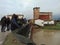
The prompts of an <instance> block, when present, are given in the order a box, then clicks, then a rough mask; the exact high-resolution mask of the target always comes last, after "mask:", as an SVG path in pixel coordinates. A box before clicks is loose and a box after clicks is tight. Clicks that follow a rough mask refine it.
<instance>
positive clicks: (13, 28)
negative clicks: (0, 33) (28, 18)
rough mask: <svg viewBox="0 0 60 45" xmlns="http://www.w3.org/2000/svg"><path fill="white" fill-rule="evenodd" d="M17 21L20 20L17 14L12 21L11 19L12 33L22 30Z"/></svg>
mask: <svg viewBox="0 0 60 45" xmlns="http://www.w3.org/2000/svg"><path fill="white" fill-rule="evenodd" d="M17 20H18V16H17V15H16V14H13V15H12V19H11V31H14V30H16V29H18V28H20V26H19V24H18V22H17Z"/></svg>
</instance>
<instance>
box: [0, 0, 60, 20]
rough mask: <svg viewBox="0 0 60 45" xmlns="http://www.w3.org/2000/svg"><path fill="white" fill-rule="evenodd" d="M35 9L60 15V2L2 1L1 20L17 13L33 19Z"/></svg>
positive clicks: (0, 8)
mask: <svg viewBox="0 0 60 45" xmlns="http://www.w3.org/2000/svg"><path fill="white" fill-rule="evenodd" d="M34 7H40V11H41V12H53V15H59V14H60V0H0V18H1V17H3V16H4V15H9V14H13V13H15V14H23V15H24V16H25V17H26V18H27V19H31V18H33V8H34ZM59 16H60V15H59Z"/></svg>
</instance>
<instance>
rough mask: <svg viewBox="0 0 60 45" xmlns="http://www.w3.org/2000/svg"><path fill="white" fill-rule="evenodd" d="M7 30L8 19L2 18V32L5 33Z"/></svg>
mask: <svg viewBox="0 0 60 45" xmlns="http://www.w3.org/2000/svg"><path fill="white" fill-rule="evenodd" d="M5 28H6V17H5V16H4V17H2V18H1V32H5Z"/></svg>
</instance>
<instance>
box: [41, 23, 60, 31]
mask: <svg viewBox="0 0 60 45" xmlns="http://www.w3.org/2000/svg"><path fill="white" fill-rule="evenodd" d="M42 29H48V30H60V23H57V24H56V25H50V26H44V27H43V28H42Z"/></svg>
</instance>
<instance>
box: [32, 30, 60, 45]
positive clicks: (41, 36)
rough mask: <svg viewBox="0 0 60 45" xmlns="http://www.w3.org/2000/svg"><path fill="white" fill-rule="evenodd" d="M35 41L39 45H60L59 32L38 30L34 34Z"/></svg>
mask: <svg viewBox="0 0 60 45" xmlns="http://www.w3.org/2000/svg"><path fill="white" fill-rule="evenodd" d="M33 41H34V42H35V43H36V44H37V45H42V44H44V45H60V31H59V30H45V31H43V30H38V31H35V32H34V33H33Z"/></svg>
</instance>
